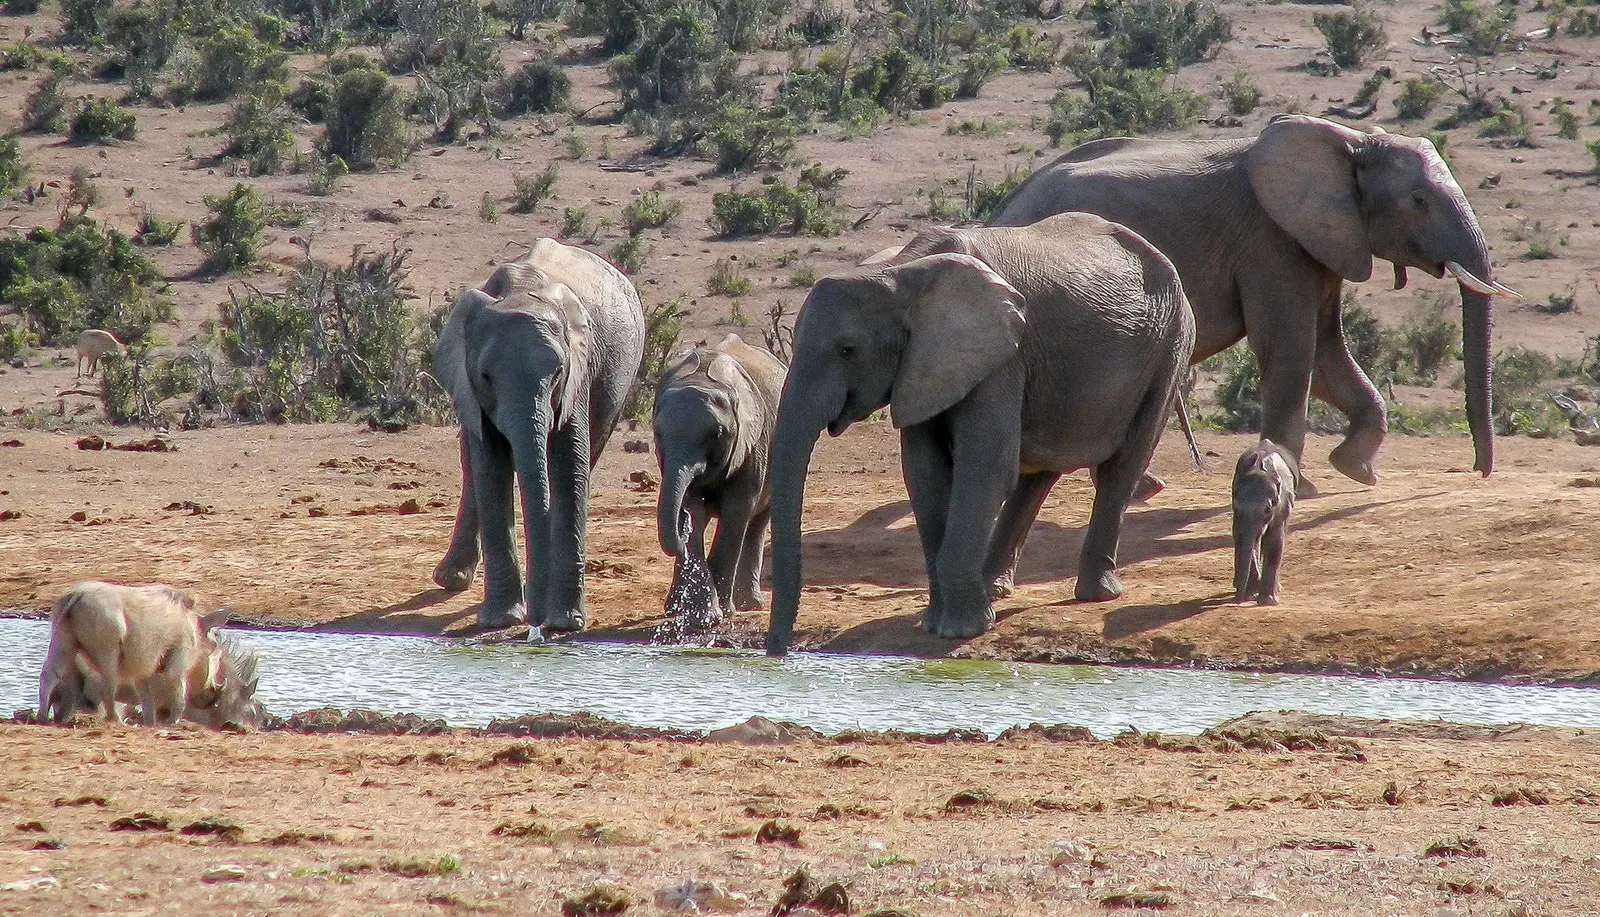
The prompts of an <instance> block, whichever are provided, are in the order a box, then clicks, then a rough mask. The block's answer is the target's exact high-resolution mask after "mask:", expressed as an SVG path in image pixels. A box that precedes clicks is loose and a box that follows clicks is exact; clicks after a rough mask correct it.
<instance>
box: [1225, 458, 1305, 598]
mask: <svg viewBox="0 0 1600 917" xmlns="http://www.w3.org/2000/svg"><path fill="white" fill-rule="evenodd" d="M1298 478H1299V469H1298V468H1297V467H1296V465H1295V461H1294V456H1292V455H1290V454H1289V452H1288V450H1286V449H1283V448H1282V447H1280V446H1279V445H1278V444H1277V443H1274V442H1273V441H1272V440H1270V439H1263V440H1261V442H1259V443H1256V444H1255V445H1254V446H1252V447H1250V448H1249V449H1247V450H1245V453H1244V454H1243V455H1241V456H1239V463H1238V464H1237V465H1235V466H1234V469H1233V590H1234V598H1235V600H1236V601H1239V602H1244V601H1246V600H1248V599H1250V598H1252V597H1254V598H1255V600H1256V602H1257V603H1258V604H1261V605H1276V604H1278V566H1279V565H1280V564H1281V563H1282V562H1283V540H1284V537H1285V536H1286V535H1287V534H1288V531H1289V513H1290V512H1291V511H1292V510H1293V509H1294V491H1295V481H1296V480H1297V479H1298Z"/></svg>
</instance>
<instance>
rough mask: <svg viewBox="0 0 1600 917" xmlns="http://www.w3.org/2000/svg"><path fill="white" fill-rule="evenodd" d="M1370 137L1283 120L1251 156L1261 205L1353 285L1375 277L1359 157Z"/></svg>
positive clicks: (1301, 119)
mask: <svg viewBox="0 0 1600 917" xmlns="http://www.w3.org/2000/svg"><path fill="white" fill-rule="evenodd" d="M1365 140H1366V135H1365V134H1362V133H1360V132H1359V131H1353V130H1351V129H1350V128H1348V127H1344V126H1342V125H1338V124H1335V123H1333V122H1332V121H1324V120H1323V119H1321V118H1311V117H1307V116H1305V115H1280V116H1279V117H1277V118H1274V119H1273V120H1272V122H1271V123H1269V124H1268V125H1267V126H1266V127H1265V128H1263V129H1262V131H1261V136H1260V137H1258V138H1257V139H1256V142H1255V145H1254V146H1252V147H1251V148H1250V152H1249V153H1247V154H1246V156H1245V171H1246V173H1247V174H1248V175H1249V176H1250V187H1251V189H1252V190H1254V191H1255V195H1256V200H1258V201H1260V202H1261V206H1262V207H1263V208H1264V209H1265V210H1266V211H1267V215H1268V216H1270V217H1272V220H1273V222H1275V223H1277V224H1278V225H1279V226H1281V227H1283V229H1284V231H1285V232H1287V233H1289V235H1291V236H1293V237H1294V239H1295V241H1296V242H1299V243H1300V245H1301V247H1303V248H1304V249H1305V250H1306V251H1307V252H1310V253H1311V257H1313V258H1315V259H1317V261H1319V262H1321V263H1322V264H1323V265H1324V266H1326V267H1327V268H1328V269H1329V270H1331V271H1333V272H1334V273H1336V274H1338V275H1339V276H1340V277H1343V278H1344V279H1346V280H1352V281H1356V282H1358V283H1359V282H1361V281H1364V280H1366V279H1367V278H1369V277H1371V276H1372V247H1371V246H1370V245H1369V244H1368V241H1367V231H1366V227H1365V225H1364V224H1363V223H1362V219H1361V200H1360V197H1359V192H1358V190H1357V185H1356V153H1357V151H1358V150H1360V149H1361V148H1362V146H1363V145H1364V143H1365Z"/></svg>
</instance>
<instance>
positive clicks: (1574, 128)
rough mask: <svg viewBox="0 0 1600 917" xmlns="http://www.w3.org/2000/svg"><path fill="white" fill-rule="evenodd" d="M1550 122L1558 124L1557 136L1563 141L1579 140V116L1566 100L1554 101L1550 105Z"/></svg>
mask: <svg viewBox="0 0 1600 917" xmlns="http://www.w3.org/2000/svg"><path fill="white" fill-rule="evenodd" d="M1550 120H1552V121H1554V122H1555V124H1556V136H1557V137H1560V138H1561V139H1562V140H1577V139H1578V115H1577V113H1576V112H1574V111H1573V110H1572V106H1571V105H1570V104H1569V103H1568V102H1567V100H1566V99H1561V98H1558V99H1554V100H1553V101H1551V103H1550Z"/></svg>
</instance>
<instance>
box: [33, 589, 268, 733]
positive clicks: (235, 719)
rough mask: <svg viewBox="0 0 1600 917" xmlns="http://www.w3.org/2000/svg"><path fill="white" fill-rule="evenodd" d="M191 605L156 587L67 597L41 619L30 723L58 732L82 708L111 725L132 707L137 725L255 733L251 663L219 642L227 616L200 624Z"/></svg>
mask: <svg viewBox="0 0 1600 917" xmlns="http://www.w3.org/2000/svg"><path fill="white" fill-rule="evenodd" d="M196 604H197V603H196V601H195V598H194V596H192V595H190V594H188V593H186V592H183V591H181V590H178V589H174V588H172V587H171V586H163V585H153V586H118V585H113V584H111V583H101V582H92V581H91V582H83V583H78V584H76V585H74V586H73V587H72V588H71V589H69V590H67V592H66V594H64V595H62V596H61V597H60V598H59V599H57V600H56V602H55V605H54V606H53V607H52V608H51V610H50V649H49V651H48V653H47V654H46V656H45V664H44V670H43V672H41V673H40V675H39V719H40V720H41V721H42V720H45V719H47V718H48V719H53V720H54V721H55V722H58V723H61V722H65V721H67V720H69V719H71V718H72V716H73V714H74V713H76V712H77V711H78V710H79V709H80V707H82V706H85V705H86V704H87V705H88V706H89V708H90V709H96V708H98V709H99V710H100V712H101V714H102V715H103V716H104V717H105V718H106V719H108V720H114V719H118V716H117V703H118V702H122V703H132V702H135V701H137V702H138V704H139V709H140V714H141V719H142V720H143V722H144V723H145V725H154V724H156V723H158V722H166V723H171V722H176V721H177V720H178V719H179V718H180V717H187V718H188V719H190V720H193V721H194V722H197V723H200V724H201V725H205V726H211V727H213V728H216V727H221V726H223V725H226V724H228V723H230V722H231V723H234V724H237V725H243V726H259V725H260V724H261V721H262V719H263V713H262V710H261V705H260V704H258V703H256V701H255V700H254V699H253V695H254V694H255V690H256V675H255V667H256V660H255V655H254V654H253V653H250V652H248V651H246V650H243V649H241V648H239V647H236V646H232V645H229V644H228V643H227V642H225V641H223V640H222V639H221V638H220V637H219V634H218V630H219V629H220V628H221V627H222V625H223V624H224V623H226V622H227V620H228V617H229V615H230V614H231V612H230V611H229V610H228V609H226V608H221V609H217V610H215V611H212V612H209V613H206V614H203V615H202V614H201V613H200V612H199V611H197V610H196V607H195V606H196Z"/></svg>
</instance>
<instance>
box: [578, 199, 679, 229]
mask: <svg viewBox="0 0 1600 917" xmlns="http://www.w3.org/2000/svg"><path fill="white" fill-rule="evenodd" d="M567 212H568V213H569V214H570V213H571V212H572V210H571V208H568V211H567ZM579 212H580V213H581V212H582V211H579ZM681 213H683V201H680V200H677V199H676V198H668V197H662V196H661V192H660V191H646V192H644V193H643V194H641V195H639V196H638V197H636V198H634V199H633V200H632V201H629V202H628V206H626V207H624V208H622V225H623V226H625V227H627V230H628V234H629V235H635V236H636V235H638V234H639V233H641V232H644V231H645V230H646V229H665V228H666V227H668V226H671V225H672V224H673V223H675V222H677V220H678V215H679V214H681ZM579 225H582V221H580V223H579ZM577 234H578V233H572V235H577Z"/></svg>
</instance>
